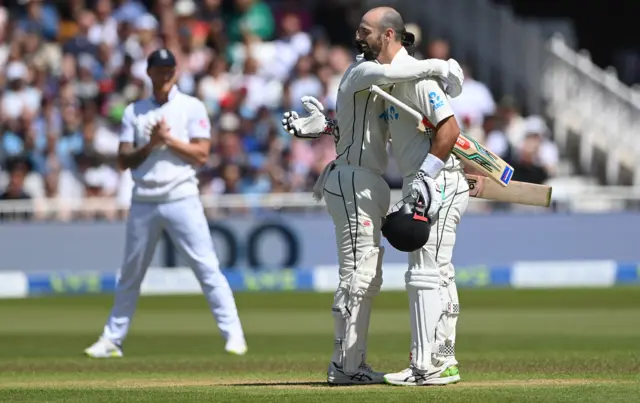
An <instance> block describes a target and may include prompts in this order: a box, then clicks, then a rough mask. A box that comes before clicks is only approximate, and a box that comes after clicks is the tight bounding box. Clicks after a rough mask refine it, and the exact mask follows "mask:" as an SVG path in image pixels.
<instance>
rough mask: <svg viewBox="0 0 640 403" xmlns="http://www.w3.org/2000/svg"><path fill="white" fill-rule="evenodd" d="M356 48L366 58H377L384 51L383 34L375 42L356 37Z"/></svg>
mask: <svg viewBox="0 0 640 403" xmlns="http://www.w3.org/2000/svg"><path fill="white" fill-rule="evenodd" d="M356 48H357V49H358V53H362V54H363V56H364V58H365V60H376V59H377V58H378V56H379V55H380V52H381V51H382V35H380V36H379V37H378V38H377V39H376V41H375V43H374V44H370V43H368V42H367V41H363V40H359V39H356Z"/></svg>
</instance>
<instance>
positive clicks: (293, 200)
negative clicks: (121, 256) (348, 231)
mask: <svg viewBox="0 0 640 403" xmlns="http://www.w3.org/2000/svg"><path fill="white" fill-rule="evenodd" d="M401 198H402V194H401V192H400V191H392V192H391V201H392V204H393V203H396V202H398V201H400V200H401ZM201 199H202V202H203V205H204V208H205V210H206V211H207V213H208V215H209V216H212V217H213V216H219V215H226V214H228V213H229V212H234V213H243V212H244V213H255V212H256V211H271V212H279V211H286V212H303V213H310V212H323V211H325V203H324V201H323V202H320V203H318V202H316V201H315V200H314V199H313V197H312V195H311V193H306V192H305V193H267V194H229V195H219V196H202V197H201ZM492 204H493V202H490V201H486V200H480V199H473V198H472V199H471V203H470V205H469V209H468V211H469V212H471V213H474V212H476V213H480V212H484V213H490V212H491V211H494V210H493V209H492V208H490V207H491V205H492ZM510 206H511V207H514V208H515V209H516V211H532V212H539V213H545V212H554V211H571V212H596V211H597V212H603V211H604V212H613V211H621V210H629V209H634V210H635V209H638V207H639V206H640V188H638V187H627V186H579V187H566V188H563V187H560V188H554V191H553V195H552V208H541V207H530V208H529V207H527V206H519V205H510ZM128 207H129V206H128V205H125V204H122V203H120V202H119V201H118V199H116V198H112V197H106V198H87V199H83V200H78V199H60V198H58V199H34V200H8V201H1V202H0V219H26V218H36V219H38V218H39V219H42V220H47V219H53V220H57V219H60V217H69V218H72V217H77V215H78V214H82V213H89V214H88V215H87V216H86V217H87V218H89V217H93V216H92V215H91V214H90V213H98V212H107V211H115V212H119V213H121V212H126V210H128Z"/></svg>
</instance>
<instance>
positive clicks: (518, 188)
mask: <svg viewBox="0 0 640 403" xmlns="http://www.w3.org/2000/svg"><path fill="white" fill-rule="evenodd" d="M465 175H466V177H467V182H468V183H469V196H471V197H477V198H479V199H487V200H493V201H499V202H505V203H517V204H526V205H529V206H539V207H549V206H550V205H551V190H552V188H551V186H548V185H538V184H536V183H528V182H520V181H510V183H509V186H507V187H502V186H500V185H498V184H497V183H495V182H494V181H490V180H487V179H488V177H486V176H479V175H471V174H465Z"/></svg>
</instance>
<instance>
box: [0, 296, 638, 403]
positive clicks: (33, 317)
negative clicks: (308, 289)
mask: <svg viewBox="0 0 640 403" xmlns="http://www.w3.org/2000/svg"><path fill="white" fill-rule="evenodd" d="M236 297H237V303H238V308H239V311H240V315H241V319H242V321H243V325H244V328H245V332H246V335H247V341H248V344H249V352H248V353H247V355H245V356H243V357H236V356H230V355H227V354H226V353H225V352H224V351H223V346H224V344H223V341H222V338H221V337H220V336H219V334H218V332H217V328H216V326H215V322H214V321H213V318H212V317H211V315H210V313H209V312H208V310H207V307H206V303H205V300H204V297H202V296H200V295H197V296H171V297H142V298H141V300H140V303H139V308H138V312H137V314H136V316H135V319H134V322H133V326H132V329H131V332H130V335H129V338H128V339H127V341H126V343H125V345H124V352H125V357H124V358H113V359H107V360H99V359H90V358H86V357H84V356H83V355H82V352H83V350H84V348H85V347H87V346H89V345H90V344H91V343H93V342H94V341H95V340H96V339H97V337H98V335H99V334H100V331H101V330H102V326H103V325H104V321H105V320H106V317H107V314H108V312H109V309H110V305H111V296H109V295H107V296H104V295H100V296H76V297H59V298H58V297H56V298H32V299H25V300H3V301H0V402H11V403H18V402H91V403H101V402H108V403H116V402H150V403H151V402H153V403H161V402H205V401H206V402H278V403H283V402H322V403H332V402H340V403H343V402H357V401H367V402H411V401H419V400H422V401H428V402H438V403H442V402H464V403H469V402H489V403H496V402H607V403H609V402H625V403H628V402H632V401H638V396H640V288H611V289H589V290H575V289H574V290H549V291H546V290H545V291H538V290H535V291H533V290H497V289H461V290H460V300H461V315H460V319H459V326H458V343H457V358H458V360H459V361H460V374H461V376H462V381H461V382H460V383H458V384H456V385H449V386H433V387H421V388H412V387H394V386H389V385H375V386H348V387H329V386H327V385H326V383H325V380H326V368H327V365H328V364H329V357H330V354H331V350H332V348H333V346H332V338H333V337H332V334H333V331H332V318H331V311H330V306H331V302H332V295H330V294H312V293H244V294H243V293H240V294H237V295H236ZM407 304H408V302H407V297H406V295H405V293H402V292H398V293H395V292H394V293H392V292H383V293H381V294H380V296H379V297H378V298H377V299H376V301H375V303H374V311H373V315H372V319H371V332H370V335H369V341H370V348H369V359H368V361H369V362H370V363H371V364H372V365H373V366H374V367H375V368H376V369H378V370H380V371H399V370H401V369H403V368H405V367H406V366H407V363H408V357H409V351H408V347H409V318H408V310H407ZM423 399H424V400H423Z"/></svg>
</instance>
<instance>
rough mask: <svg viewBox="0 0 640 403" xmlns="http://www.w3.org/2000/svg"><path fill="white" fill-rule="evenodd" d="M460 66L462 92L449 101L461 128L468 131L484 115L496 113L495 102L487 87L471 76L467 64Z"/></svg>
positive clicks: (478, 125) (481, 119)
mask: <svg viewBox="0 0 640 403" xmlns="http://www.w3.org/2000/svg"><path fill="white" fill-rule="evenodd" d="M461 67H462V71H463V72H464V84H463V85H462V94H460V96H458V97H456V98H454V99H451V100H450V102H451V107H452V108H453V111H454V113H455V115H456V119H457V120H458V122H459V123H460V127H461V128H462V130H466V131H470V130H471V129H472V128H474V129H475V128H478V127H480V126H482V122H483V120H484V116H486V115H493V114H495V113H496V103H495V101H494V100H493V95H491V91H489V88H487V86H486V85H485V84H484V83H481V82H480V81H478V80H475V79H474V78H473V75H472V71H471V68H470V67H469V65H468V64H462V65H461ZM472 135H473V134H472ZM478 140H480V139H478Z"/></svg>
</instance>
